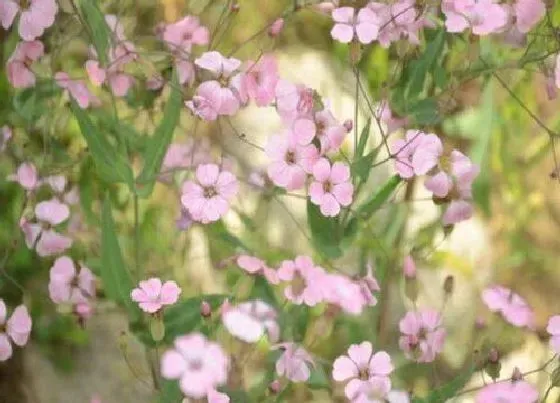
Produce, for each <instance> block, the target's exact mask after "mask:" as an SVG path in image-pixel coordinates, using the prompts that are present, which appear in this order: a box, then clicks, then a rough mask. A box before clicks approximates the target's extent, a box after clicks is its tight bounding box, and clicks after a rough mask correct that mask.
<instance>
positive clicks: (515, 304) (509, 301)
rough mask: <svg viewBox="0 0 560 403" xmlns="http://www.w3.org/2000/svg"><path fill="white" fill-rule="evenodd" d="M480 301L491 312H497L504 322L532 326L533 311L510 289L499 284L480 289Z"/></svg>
mask: <svg viewBox="0 0 560 403" xmlns="http://www.w3.org/2000/svg"><path fill="white" fill-rule="evenodd" d="M482 301H484V303H485V304H486V306H487V307H488V309H490V310H491V311H492V312H499V313H500V314H501V315H502V317H503V318H504V319H505V320H506V322H508V323H510V324H512V325H513V326H517V327H527V328H529V329H532V328H533V327H534V313H533V310H532V309H531V307H530V306H529V304H527V302H526V301H525V300H524V299H523V298H522V297H521V296H520V295H519V294H516V293H514V292H513V291H512V290H510V289H509V288H506V287H502V286H500V285H495V286H492V287H488V288H486V289H485V290H484V291H482Z"/></svg>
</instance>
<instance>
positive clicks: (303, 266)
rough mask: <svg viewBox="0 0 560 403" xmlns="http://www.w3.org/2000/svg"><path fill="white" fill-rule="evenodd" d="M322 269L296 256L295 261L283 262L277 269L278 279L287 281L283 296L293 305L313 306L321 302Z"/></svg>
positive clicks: (306, 257)
mask: <svg viewBox="0 0 560 403" xmlns="http://www.w3.org/2000/svg"><path fill="white" fill-rule="evenodd" d="M324 276H325V271H324V269H323V268H321V267H318V266H315V264H314V263H313V261H312V260H311V258H310V257H308V256H298V257H296V258H295V260H284V261H283V262H282V264H281V265H280V267H279V268H278V278H279V279H280V280H282V281H289V282H290V285H288V286H287V287H286V288H285V289H284V296H285V297H286V298H287V299H288V300H289V301H291V302H292V303H293V304H296V305H301V304H302V303H303V304H305V305H309V306H313V305H316V304H318V303H319V302H321V301H322V300H323V290H322V287H321V285H322V280H323V278H324Z"/></svg>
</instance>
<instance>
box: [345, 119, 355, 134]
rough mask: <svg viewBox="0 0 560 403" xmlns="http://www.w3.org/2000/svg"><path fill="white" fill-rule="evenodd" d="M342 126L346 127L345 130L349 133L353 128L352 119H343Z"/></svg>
mask: <svg viewBox="0 0 560 403" xmlns="http://www.w3.org/2000/svg"><path fill="white" fill-rule="evenodd" d="M344 128H345V129H346V131H347V132H348V133H350V132H351V131H352V129H353V128H354V121H353V120H352V119H346V120H345V121H344Z"/></svg>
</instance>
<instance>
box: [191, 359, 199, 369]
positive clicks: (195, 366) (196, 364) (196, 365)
mask: <svg viewBox="0 0 560 403" xmlns="http://www.w3.org/2000/svg"><path fill="white" fill-rule="evenodd" d="M189 369H190V370H191V371H200V370H201V369H202V360H200V359H194V360H192V361H191V362H189Z"/></svg>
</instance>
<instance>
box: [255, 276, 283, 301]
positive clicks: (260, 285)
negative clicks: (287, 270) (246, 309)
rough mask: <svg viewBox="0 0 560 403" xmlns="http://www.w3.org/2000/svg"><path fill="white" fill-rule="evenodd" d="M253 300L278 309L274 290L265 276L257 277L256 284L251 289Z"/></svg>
mask: <svg viewBox="0 0 560 403" xmlns="http://www.w3.org/2000/svg"><path fill="white" fill-rule="evenodd" d="M251 299H260V300H262V301H264V302H267V303H268V304H270V305H272V306H274V307H278V301H277V300H276V295H275V294H274V289H273V288H272V286H271V285H270V283H269V282H268V281H267V280H266V279H265V278H264V277H263V276H256V277H255V282H254V284H253V288H252V289H251Z"/></svg>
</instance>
